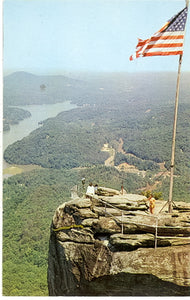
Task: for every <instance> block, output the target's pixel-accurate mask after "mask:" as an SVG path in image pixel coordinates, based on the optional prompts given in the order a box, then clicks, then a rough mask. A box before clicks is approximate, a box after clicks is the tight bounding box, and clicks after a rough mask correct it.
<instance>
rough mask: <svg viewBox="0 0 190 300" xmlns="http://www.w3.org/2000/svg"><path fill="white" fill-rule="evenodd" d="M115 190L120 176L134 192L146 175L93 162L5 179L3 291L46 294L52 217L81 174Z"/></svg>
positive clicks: (67, 197) (143, 181)
mask: <svg viewBox="0 0 190 300" xmlns="http://www.w3.org/2000/svg"><path fill="white" fill-rule="evenodd" d="M83 177H85V178H86V187H87V185H88V183H89V182H90V181H92V182H94V183H98V184H99V185H100V186H102V185H103V186H107V187H112V188H117V189H119V190H120V188H121V183H122V181H123V182H124V186H125V188H126V189H127V187H128V186H130V187H131V188H130V189H128V191H129V192H135V191H136V189H138V187H139V186H141V185H143V184H145V181H146V179H142V178H141V177H139V176H138V175H134V174H131V175H128V176H126V174H125V173H120V172H118V171H117V170H116V169H115V168H110V167H104V166H97V167H93V168H92V167H91V168H86V169H82V170H63V169H62V170H55V169H49V170H40V171H39V170H38V171H37V170H35V171H32V172H30V173H25V174H22V175H16V176H13V177H10V178H9V179H7V180H5V182H4V205H3V294H4V295H6V296H47V295H48V290H47V259H48V243H49V233H50V225H51V220H52V217H53V214H54V211H55V209H56V208H57V207H58V206H59V205H60V204H62V203H63V202H65V201H67V200H69V199H70V190H71V188H72V187H73V186H74V185H76V184H77V185H78V189H79V193H80V194H81V195H82V182H81V179H82V178H83Z"/></svg>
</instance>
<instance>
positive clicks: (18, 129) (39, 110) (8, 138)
mask: <svg viewBox="0 0 190 300" xmlns="http://www.w3.org/2000/svg"><path fill="white" fill-rule="evenodd" d="M17 107H19V108H23V109H24V110H28V111H29V112H30V113H31V117H30V118H27V119H24V120H23V121H21V122H19V124H16V125H11V126H10V130H9V131H5V132H3V152H4V150H5V149H6V148H7V146H8V145H10V144H13V143H14V142H16V141H18V140H21V139H22V138H23V137H25V136H27V135H29V133H30V132H32V131H33V130H35V129H36V128H38V127H39V124H38V122H40V121H44V120H46V119H48V118H52V117H55V116H57V114H58V113H60V112H62V111H67V110H71V109H73V108H76V107H77V106H76V105H75V104H71V103H70V101H66V102H62V103H56V104H43V105H25V106H17ZM7 166H8V164H7V163H6V162H5V161H3V169H5V168H6V167H7Z"/></svg>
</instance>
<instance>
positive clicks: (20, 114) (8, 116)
mask: <svg viewBox="0 0 190 300" xmlns="http://www.w3.org/2000/svg"><path fill="white" fill-rule="evenodd" d="M30 116H31V114H30V112H29V111H27V110H24V109H22V108H17V107H9V106H7V105H4V107H3V131H7V130H10V125H14V124H18V123H19V121H21V120H23V119H25V118H29V117H30Z"/></svg>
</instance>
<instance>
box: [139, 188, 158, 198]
mask: <svg viewBox="0 0 190 300" xmlns="http://www.w3.org/2000/svg"><path fill="white" fill-rule="evenodd" d="M141 195H143V196H145V197H147V198H149V197H150V196H151V195H152V197H154V198H155V199H156V200H158V199H162V192H152V191H150V190H147V191H143V192H141Z"/></svg>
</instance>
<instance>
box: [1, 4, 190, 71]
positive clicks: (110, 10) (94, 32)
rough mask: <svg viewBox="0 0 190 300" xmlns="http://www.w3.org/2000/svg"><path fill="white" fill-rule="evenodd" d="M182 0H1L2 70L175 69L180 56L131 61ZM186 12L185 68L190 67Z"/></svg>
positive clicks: (180, 7) (188, 68) (188, 29)
mask: <svg viewBox="0 0 190 300" xmlns="http://www.w3.org/2000/svg"><path fill="white" fill-rule="evenodd" d="M184 7H185V0H4V2H3V33H4V45H3V61H4V71H5V73H7V72H12V71H21V70H22V71H29V72H33V73H35V74H46V73H48V74H55V73H59V74H61V73H64V72H67V71H68V72H70V71H71V72H72V71H130V72H135V71H138V72H140V71H150V70H151V71H177V67H178V58H179V56H178V55H177V56H166V57H159V56H158V57H156V56H155V57H152V58H148V57H146V58H139V59H137V60H135V61H132V62H131V61H129V56H130V55H131V54H133V53H134V51H135V47H136V44H137V38H142V39H146V38H149V37H150V36H151V35H152V34H154V33H155V32H156V31H157V30H159V29H160V28H161V27H162V25H163V24H164V23H165V22H166V21H167V20H168V19H170V18H171V17H172V16H173V15H175V14H176V13H178V12H179V11H180V10H181V9H183V8H184ZM189 19H190V18H189V17H188V20H187V24H186V39H185V47H184V55H183V64H182V70H183V71H190V54H189V53H190V26H189V24H190V20H189Z"/></svg>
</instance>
